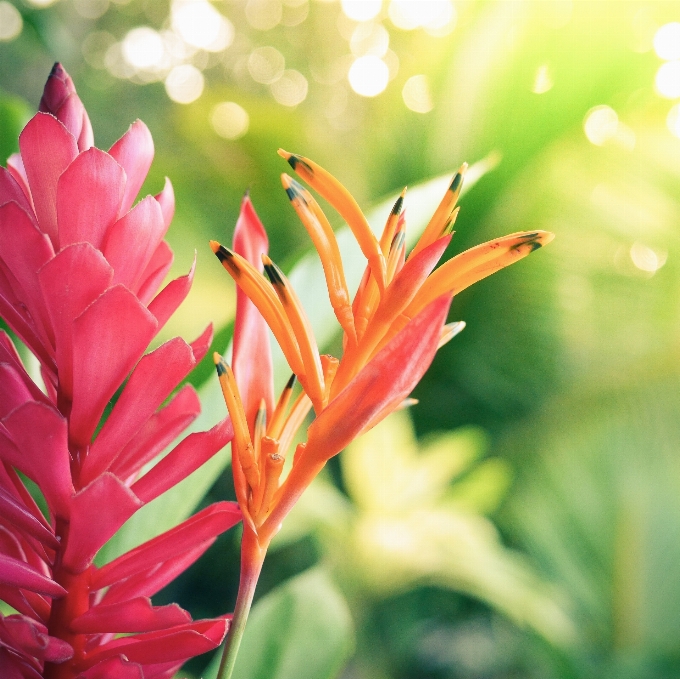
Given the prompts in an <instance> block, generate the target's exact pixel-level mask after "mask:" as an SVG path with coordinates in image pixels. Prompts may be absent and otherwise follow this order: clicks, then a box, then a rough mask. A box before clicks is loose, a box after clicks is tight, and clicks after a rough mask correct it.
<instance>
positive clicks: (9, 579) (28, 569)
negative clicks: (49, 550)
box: [0, 554, 66, 597]
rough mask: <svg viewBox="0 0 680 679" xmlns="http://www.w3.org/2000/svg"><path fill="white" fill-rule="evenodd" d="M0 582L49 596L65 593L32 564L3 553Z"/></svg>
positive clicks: (0, 556) (0, 564)
mask: <svg viewBox="0 0 680 679" xmlns="http://www.w3.org/2000/svg"><path fill="white" fill-rule="evenodd" d="M0 584H3V585H11V586H12V587H21V588H22V589H28V590H30V591H32V592H38V594H45V595H46V596H49V597H60V596H64V595H65V594H66V590H65V589H64V588H63V587H62V586H61V585H59V584H57V583H56V582H55V581H54V580H52V579H51V578H48V577H46V576H44V575H43V574H42V573H40V572H38V571H37V570H36V569H35V568H33V566H29V565H28V564H27V563H24V562H23V561H17V559H13V558H12V557H10V556H6V555H5V554H0Z"/></svg>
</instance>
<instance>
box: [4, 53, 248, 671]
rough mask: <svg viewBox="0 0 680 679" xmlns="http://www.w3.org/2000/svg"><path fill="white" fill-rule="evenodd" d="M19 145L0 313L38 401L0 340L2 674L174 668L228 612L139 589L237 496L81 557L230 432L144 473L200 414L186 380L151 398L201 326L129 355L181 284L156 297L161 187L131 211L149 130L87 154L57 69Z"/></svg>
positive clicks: (182, 557)
mask: <svg viewBox="0 0 680 679" xmlns="http://www.w3.org/2000/svg"><path fill="white" fill-rule="evenodd" d="M19 147H20V150H21V153H20V154H17V155H14V156H12V157H11V158H10V159H9V160H8V163H7V169H5V168H0V315H1V316H2V318H3V319H4V320H5V321H6V323H7V324H8V325H9V327H10V328H11V329H12V330H13V331H14V332H15V333H16V335H17V336H18V337H19V338H20V339H21V340H22V341H23V342H24V344H25V345H26V346H27V347H28V348H29V349H30V350H31V352H32V353H33V354H34V355H35V356H36V357H37V359H38V361H39V363H40V370H41V372H42V377H43V380H44V383H45V387H46V394H45V393H43V392H42V391H41V390H40V389H39V388H38V387H37V386H36V384H35V383H34V382H33V381H32V379H31V378H30V377H29V375H28V373H27V372H26V370H25V369H24V366H23V365H22V362H21V360H20V358H19V355H18V354H17V352H16V350H15V349H14V346H13V345H12V342H11V340H10V338H9V337H8V336H7V335H6V334H5V333H0V599H2V600H3V601H5V602H6V603H7V604H9V605H10V606H11V607H13V608H14V609H15V610H16V612H17V613H16V614H14V615H8V616H4V617H2V616H0V676H2V677H3V678H5V677H7V678H12V679H13V678H14V677H25V678H31V679H33V678H35V677H52V678H56V677H58V678H59V679H75V678H82V679H98V678H104V677H106V678H107V679H109V678H113V679H118V678H120V679H128V677H129V678H131V679H132V678H134V679H142V678H146V679H150V678H152V677H153V678H155V677H159V678H161V677H171V676H172V675H173V674H174V673H175V672H176V670H177V669H178V668H179V667H180V666H181V664H182V662H183V661H184V660H186V659H187V658H190V657H192V656H194V655H197V654H199V653H203V652H205V651H208V650H211V649H213V648H215V647H216V646H217V645H219V643H220V642H221V641H222V638H223V637H224V635H225V633H226V630H227V626H228V619H227V617H226V616H225V617H223V618H217V619H215V620H203V621H197V622H192V621H191V618H190V616H189V614H188V613H186V611H183V610H182V609H180V608H179V607H178V606H176V605H170V606H161V607H154V606H152V605H151V602H150V600H149V597H150V596H152V595H153V594H155V593H156V592H157V591H158V590H160V589H161V588H162V587H164V586H165V585H166V584H167V583H168V582H170V581H171V580H172V579H173V578H175V577H176V576H177V575H178V574H179V573H180V572H182V571H183V570H184V569H185V568H187V567H188V566H189V565H190V564H191V563H193V562H194V561H195V560H196V559H197V558H198V557H199V556H200V555H201V554H202V553H203V552H204V551H205V550H206V549H207V548H208V547H209V546H210V545H211V544H212V542H213V541H214V540H215V538H216V537H217V536H218V535H219V534H220V533H222V532H223V531H225V530H227V529H228V528H230V527H231V526H233V525H234V524H235V523H236V522H237V521H239V520H240V518H241V514H240V512H239V510H238V507H237V506H236V505H235V504H234V503H228V502H221V503H217V504H214V505H211V506H209V507H208V508H206V509H204V510H203V511H201V512H199V513H198V514H196V515H195V516H193V517H191V518H190V519H188V520H187V521H185V522H184V523H183V524H181V525H179V526H177V527H176V528H174V529H172V530H170V531H168V532H167V533H165V534H163V535H160V536H158V537H157V538H155V539H154V540H151V541H150V542H148V543H145V544H143V545H141V546H139V547H137V548H136V549H134V550H132V551H131V552H128V553H127V554H124V555H122V556H120V557H119V558H117V559H115V560H114V561H113V562H111V563H108V564H106V565H105V566H103V567H101V568H97V567H95V566H94V565H93V559H94V557H95V555H96V554H97V552H98V550H99V549H100V548H101V547H102V546H103V545H104V543H105V542H106V541H107V540H108V539H109V538H111V537H112V536H113V535H114V534H115V532H116V531H117V530H118V529H119V528H120V527H121V526H122V525H123V523H125V521H127V519H129V518H130V516H132V514H134V512H135V511H137V510H138V509H139V508H140V507H142V506H143V505H144V504H145V503H147V502H150V501H151V500H153V499H154V498H156V497H158V496H159V495H160V494H162V493H164V492H165V491H166V490H168V489H169V488H171V487H172V486H174V485H175V484H177V483H178V482H179V481H181V480H182V479H183V478H185V477H186V476H187V475H189V474H191V473H192V472H193V471H194V470H195V469H196V468H197V467H198V466H200V465H201V464H203V463H204V462H205V461H206V460H207V459H209V458H210V457H211V456H212V455H214V454H215V453H216V452H217V451H218V450H220V449H221V448H222V447H223V446H224V445H225V444H226V443H227V442H228V441H229V440H230V439H231V437H232V428H231V423H230V422H229V420H228V419H227V420H224V421H223V422H221V423H220V424H218V425H217V426H215V427H214V428H213V429H211V430H210V431H207V432H200V433H193V434H190V435H189V436H187V437H186V438H185V439H184V440H182V441H181V442H180V443H179V444H178V445H177V446H176V447H175V448H174V449H173V450H172V451H171V452H170V453H169V454H168V455H167V456H166V457H164V458H163V459H162V460H161V461H160V462H157V463H156V464H155V465H154V466H152V467H151V469H149V470H148V471H144V470H145V469H146V465H147V464H148V463H149V462H152V461H153V460H154V459H155V458H156V457H157V456H158V455H159V454H160V453H161V452H162V451H163V450H164V449H165V448H166V446H167V445H168V444H170V443H171V442H172V441H173V440H174V439H176V438H177V437H178V436H179V435H180V434H181V432H182V431H183V430H184V429H185V428H186V427H187V426H188V425H189V424H190V423H191V422H192V421H193V420H194V419H195V418H196V416H197V415H198V413H199V411H200V405H199V402H198V397H197V395H196V393H195V391H194V390H193V388H192V387H190V386H185V387H183V388H182V389H180V390H179V391H178V392H177V394H176V395H175V396H174V397H173V398H172V400H170V402H169V403H167V404H166V405H164V406H162V404H163V403H164V402H165V401H166V399H167V398H168V396H169V395H170V394H171V393H172V391H173V390H174V389H175V388H176V387H177V386H178V384H179V383H180V382H181V381H182V380H183V379H184V378H185V377H186V375H187V374H188V372H189V371H190V370H191V369H192V368H193V367H194V366H195V365H196V363H197V361H199V360H200V359H201V358H202V357H203V356H204V355H205V353H206V351H207V349H208V346H209V344H210V340H211V336H212V328H210V327H209V328H207V329H206V331H205V332H204V333H203V335H202V336H201V337H199V338H198V339H197V340H196V341H195V342H193V343H192V344H187V343H186V342H184V340H182V339H180V338H175V339H172V340H170V341H168V342H166V343H165V344H163V345H162V346H160V347H159V348H158V349H156V350H155V351H152V352H150V353H149V354H147V355H143V354H144V351H145V349H146V347H147V346H148V344H149V342H150V341H151V340H152V339H153V338H154V337H155V335H156V334H157V333H158V332H159V330H160V329H161V328H162V327H163V325H164V324H165V323H166V321H167V320H168V318H169V317H170V316H171V314H172V313H173V312H174V311H175V309H176V308H177V307H178V306H179V304H180V303H181V302H182V301H183V300H184V298H185V297H186V295H187V293H188V292H189V289H190V287H191V281H192V277H193V267H192V270H191V271H190V272H189V273H188V274H187V275H186V276H184V277H181V278H178V279H176V280H174V281H172V282H171V283H169V284H168V285H167V286H166V287H165V288H163V289H162V290H161V291H160V292H158V288H159V286H160V284H161V282H162V281H163V279H164V278H165V276H166V274H167V273H168V270H169V269H170V265H171V263H172V251H171V250H170V248H169V247H168V245H167V243H166V242H165V241H164V240H163V237H164V235H165V232H166V231H167V228H168V225H169V223H170V221H171V219H172V215H173V212H174V196H173V191H172V185H171V184H170V182H169V181H166V184H165V187H164V189H163V191H162V192H161V193H160V194H158V195H157V196H155V197H152V196H147V197H146V198H144V199H142V200H141V201H140V202H138V203H137V204H136V205H134V206H133V203H134V201H135V199H136V196H137V193H138V192H139V189H140V188H141V185H142V183H143V181H144V179H145V177H146V174H147V172H148V169H149V167H150V164H151V161H152V158H153V142H152V140H151V135H150V133H149V131H148V129H147V127H146V126H145V125H144V123H142V122H141V121H136V122H135V123H134V124H133V125H132V126H131V127H130V129H129V130H128V131H127V132H126V134H125V135H124V136H123V137H122V138H121V139H120V140H119V141H118V142H116V143H115V144H114V145H113V147H112V148H111V149H110V150H109V151H108V153H107V152H105V151H101V150H99V149H97V148H95V147H94V146H93V138H92V128H91V125H90V121H89V118H88V116H87V113H86V111H85V109H84V107H83V105H82V103H81V101H80V99H79V98H78V95H77V94H76V91H75V88H74V87H73V83H72V81H71V79H70V78H69V76H68V75H67V74H66V72H65V71H64V70H63V68H62V67H61V66H60V65H59V64H56V65H55V67H54V69H53V70H52V73H51V74H50V77H49V79H48V81H47V85H46V87H45V92H44V95H43V97H42V100H41V102H40V112H39V113H37V114H36V115H35V116H34V117H33V118H32V119H31V120H30V121H29V122H28V124H27V125H26V127H25V128H24V130H23V132H22V133H21V136H20V138H19ZM126 380H127V381H126ZM124 382H125V386H124V388H123V389H122V392H121V394H120V397H119V398H118V400H117V402H116V404H115V406H114V407H113V409H112V411H111V414H110V416H109V417H108V419H106V421H105V422H104V424H103V426H101V429H100V430H99V432H98V433H97V435H96V436H95V431H96V429H97V427H98V426H99V425H100V421H101V419H102V415H103V413H104V409H105V407H106V406H107V404H108V403H109V401H110V400H111V398H112V397H113V395H114V393H115V392H116V391H117V390H118V389H119V388H120V387H121V385H122V384H123V383H124ZM161 406H162V407H161ZM18 472H20V473H21V474H22V475H25V477H28V478H29V479H31V480H32V481H33V482H35V484H37V486H38V487H39V489H40V491H41V492H42V494H43V496H44V499H45V501H46V504H47V507H48V516H47V517H45V516H43V514H42V512H41V511H40V509H39V508H38V506H37V504H36V502H35V501H34V499H33V498H32V496H31V494H30V493H29V492H28V490H27V487H26V485H25V483H24V481H23V479H22V476H21V475H20V474H19V473H18ZM120 633H125V634H129V635H131V636H126V637H123V638H116V635H117V634H120Z"/></svg>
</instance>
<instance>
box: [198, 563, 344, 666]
mask: <svg viewBox="0 0 680 679" xmlns="http://www.w3.org/2000/svg"><path fill="white" fill-rule="evenodd" d="M353 637H354V632H353V628H352V620H351V618H350V614H349V610H348V608H347V603H346V602H345V600H344V599H343V597H342V595H341V594H340V592H338V590H337V589H336V587H335V585H334V584H333V583H332V582H331V580H330V578H329V577H328V575H326V573H325V572H324V571H323V570H322V569H320V568H315V569H313V570H310V571H307V572H305V573H303V574H302V575H299V576H297V577H295V578H292V579H291V580H288V581H287V582H285V583H284V584H283V585H280V586H279V587H277V588H276V589H275V590H274V591H272V592H270V593H269V594H268V595H267V596H265V597H264V598H263V599H261V600H260V601H258V602H257V604H256V605H255V606H254V607H253V610H252V613H251V614H250V618H249V620H248V627H247V629H246V632H245V634H244V636H243V642H242V644H241V648H240V651H239V657H238V660H237V662H236V669H235V670H234V679H333V677H336V676H337V675H338V673H339V671H340V669H341V668H342V666H343V665H344V663H345V662H346V661H347V659H348V658H349V656H350V654H351V652H352V648H353V646H354V640H353ZM218 667H219V654H217V656H216V658H215V659H214V660H213V662H212V663H211V664H210V666H209V667H208V669H207V670H206V671H205V672H204V673H203V677H204V679H214V677H215V676H216V674H217V669H218Z"/></svg>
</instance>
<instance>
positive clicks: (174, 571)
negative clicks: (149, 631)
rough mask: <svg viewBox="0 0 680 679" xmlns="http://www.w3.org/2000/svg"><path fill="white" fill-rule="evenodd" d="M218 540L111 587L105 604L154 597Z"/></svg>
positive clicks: (155, 565) (213, 539) (204, 543)
mask: <svg viewBox="0 0 680 679" xmlns="http://www.w3.org/2000/svg"><path fill="white" fill-rule="evenodd" d="M216 539H217V538H212V539H210V540H206V541H205V542H202V543H201V544H200V545H199V546H198V547H194V549H190V550H189V551H187V552H184V553H183V554H180V555H179V556H176V557H173V558H171V559H166V560H165V561H163V562H161V563H155V564H153V565H152V566H150V567H149V568H147V569H146V570H143V571H140V572H139V573H137V574H136V575H132V576H130V577H129V578H127V579H126V580H123V581H121V582H118V583H115V584H113V585H111V587H109V588H108V590H107V591H106V594H105V595H104V599H103V600H104V602H105V603H107V604H109V603H115V602H118V601H127V600H128V599H132V598H134V597H136V596H153V595H154V594H156V593H157V592H160V590H162V589H163V587H165V586H166V585H167V584H168V583H170V582H172V581H173V580H175V579H176V578H177V577H178V576H179V575H181V574H182V573H184V571H185V570H186V569H187V568H189V566H191V565H192V564H193V563H194V562H195V561H196V560H197V559H199V558H200V557H201V556H202V555H203V554H204V553H205V552H206V550H207V549H208V548H209V547H211V546H212V544H213V543H214V542H215V540H216Z"/></svg>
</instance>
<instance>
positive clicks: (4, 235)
mask: <svg viewBox="0 0 680 679" xmlns="http://www.w3.org/2000/svg"><path fill="white" fill-rule="evenodd" d="M0 257H1V258H2V260H3V261H4V264H5V266H6V270H7V271H9V272H11V274H12V276H13V280H14V286H15V289H14V293H15V294H16V296H17V297H18V299H19V300H20V302H21V304H22V305H23V306H25V307H27V309H28V312H29V314H30V315H31V318H32V319H33V322H34V324H35V327H36V329H37V330H38V332H39V336H40V338H41V339H42V341H43V343H51V342H52V340H53V338H54V337H53V334H52V332H51V330H52V329H51V327H50V324H49V321H48V320H47V319H48V315H47V309H46V308H45V301H44V299H43V296H42V291H41V290H40V286H39V284H38V280H37V278H36V275H35V274H36V272H37V271H38V269H40V267H42V266H43V265H44V264H45V263H46V262H48V261H49V260H50V259H52V258H53V257H54V250H53V249H52V244H51V243H50V240H49V238H47V236H45V234H44V233H42V232H41V231H40V229H38V227H37V226H36V225H35V224H34V223H33V221H32V220H31V218H30V217H29V216H28V214H26V212H25V211H24V210H22V209H21V208H20V207H19V205H18V204H17V203H7V204H6V205H3V206H2V207H0ZM16 286H18V288H17V287H16Z"/></svg>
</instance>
